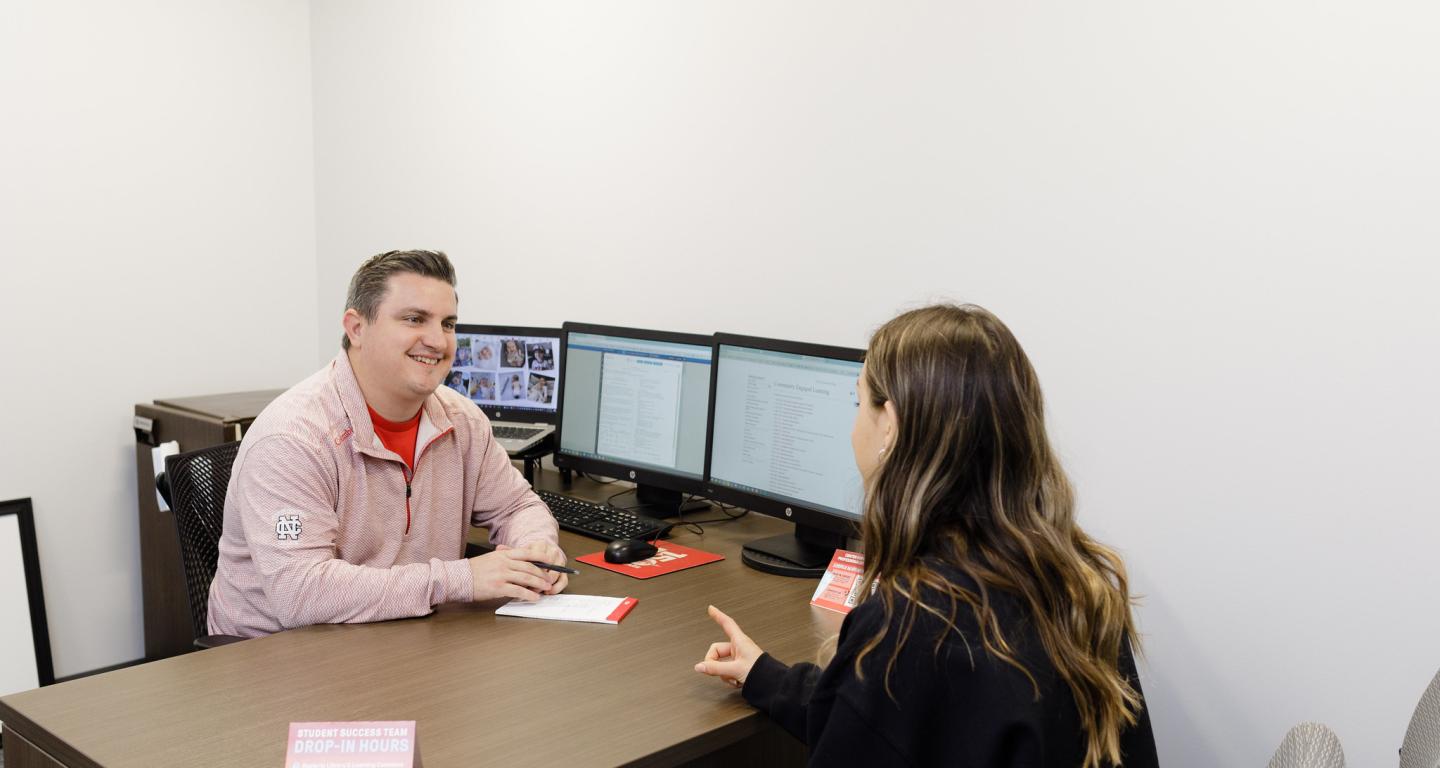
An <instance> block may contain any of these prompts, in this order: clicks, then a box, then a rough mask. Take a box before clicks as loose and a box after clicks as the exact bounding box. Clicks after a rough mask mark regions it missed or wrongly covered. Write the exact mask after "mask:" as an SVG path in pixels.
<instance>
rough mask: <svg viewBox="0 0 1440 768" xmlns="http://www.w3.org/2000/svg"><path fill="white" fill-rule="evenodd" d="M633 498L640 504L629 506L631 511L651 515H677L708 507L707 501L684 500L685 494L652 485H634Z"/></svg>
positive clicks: (662, 516) (702, 510)
mask: <svg viewBox="0 0 1440 768" xmlns="http://www.w3.org/2000/svg"><path fill="white" fill-rule="evenodd" d="M635 498H636V499H637V500H638V501H639V502H640V506H637V507H633V508H631V511H633V512H641V513H644V514H646V515H649V516H651V517H660V518H666V517H678V516H680V515H688V514H690V513H692V512H705V511H707V510H709V509H710V504H709V503H708V502H704V501H699V500H693V501H685V494H683V493H681V492H679V491H670V490H666V489H664V488H656V487H655V486H653V485H637V486H635Z"/></svg>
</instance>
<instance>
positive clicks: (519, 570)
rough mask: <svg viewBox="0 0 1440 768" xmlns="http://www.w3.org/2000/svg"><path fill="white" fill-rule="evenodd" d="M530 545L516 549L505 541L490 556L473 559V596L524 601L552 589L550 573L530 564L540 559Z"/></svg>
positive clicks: (533, 599) (471, 563)
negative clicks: (505, 543)
mask: <svg viewBox="0 0 1440 768" xmlns="http://www.w3.org/2000/svg"><path fill="white" fill-rule="evenodd" d="M537 559H539V558H536V557H535V556H534V555H532V554H531V552H530V548H529V547H526V548H525V549H514V548H512V547H507V546H504V545H503V544H502V545H501V546H499V547H496V548H495V551H494V552H491V553H490V554H488V555H481V556H479V557H472V558H470V578H471V580H472V582H473V588H474V590H475V591H474V594H473V599H475V600H476V601H477V602H478V601H480V600H493V599H495V598H497V597H515V598H519V599H521V600H530V601H535V600H539V599H540V595H541V594H544V593H545V592H546V591H547V590H549V589H550V588H551V580H550V579H549V578H547V577H549V576H553V575H555V574H551V573H547V572H545V571H542V570H540V569H539V568H536V567H535V566H534V565H531V564H530V561H531V560H537Z"/></svg>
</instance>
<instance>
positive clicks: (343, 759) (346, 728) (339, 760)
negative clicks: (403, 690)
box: [285, 720, 420, 768]
mask: <svg viewBox="0 0 1440 768" xmlns="http://www.w3.org/2000/svg"><path fill="white" fill-rule="evenodd" d="M419 765H420V745H419V744H417V743H416V734H415V721H414V720H371V721H362V722H347V723H291V724H290V740H289V742H288V743H287V745H286V748H285V768H418V766H419Z"/></svg>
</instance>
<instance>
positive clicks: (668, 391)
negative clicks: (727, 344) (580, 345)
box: [595, 352, 685, 467]
mask: <svg viewBox="0 0 1440 768" xmlns="http://www.w3.org/2000/svg"><path fill="white" fill-rule="evenodd" d="M684 368H685V366H684V364H683V363H681V362H679V361H677V360H657V359H655V358H653V357H636V356H634V355H626V354H617V353H611V352H607V353H606V354H605V358H604V361H603V362H602V363H601V374H600V423H599V429H598V430H597V432H598V434H597V435H596V442H595V450H596V451H597V452H598V453H600V454H601V455H605V456H615V457H619V458H623V459H628V460H630V461H636V462H642V463H645V464H656V465H660V466H667V467H669V466H674V465H675V449H676V444H677V442H678V441H677V437H678V436H679V433H680V430H679V429H678V428H677V422H678V421H679V419H680V382H681V378H682V374H683V372H684Z"/></svg>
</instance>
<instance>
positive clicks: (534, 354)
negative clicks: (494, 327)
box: [445, 333, 560, 411]
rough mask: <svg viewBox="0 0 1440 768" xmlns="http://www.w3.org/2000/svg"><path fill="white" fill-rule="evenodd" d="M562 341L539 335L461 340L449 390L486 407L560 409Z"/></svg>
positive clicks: (461, 337)
mask: <svg viewBox="0 0 1440 768" xmlns="http://www.w3.org/2000/svg"><path fill="white" fill-rule="evenodd" d="M559 345H560V340H559V339H555V338H543V337H535V336H489V335H479V334H468V333H460V334H456V336H455V362H454V364H453V365H452V366H451V367H450V375H449V376H448V377H446V379H445V385H446V386H448V387H450V388H451V389H453V390H455V391H456V392H459V393H460V394H462V395H465V396H466V397H468V398H470V399H471V400H474V401H475V402H476V403H478V404H480V405H482V406H508V407H511V408H534V409H541V410H547V411H553V410H555V406H556V398H557V397H559V393H558V392H557V391H556V383H557V377H558V376H559V374H560V372H559V370H558V369H559V367H560V350H559Z"/></svg>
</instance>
